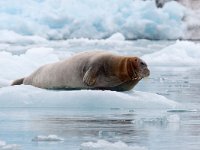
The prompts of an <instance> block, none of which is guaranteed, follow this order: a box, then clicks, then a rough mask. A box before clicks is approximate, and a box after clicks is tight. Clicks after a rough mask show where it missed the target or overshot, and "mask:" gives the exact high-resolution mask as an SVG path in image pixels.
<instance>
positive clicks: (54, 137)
mask: <svg viewBox="0 0 200 150" xmlns="http://www.w3.org/2000/svg"><path fill="white" fill-rule="evenodd" d="M32 141H47V142H56V141H64V139H63V138H60V137H58V136H57V135H48V136H44V135H38V136H36V137H34V138H33V139H32Z"/></svg>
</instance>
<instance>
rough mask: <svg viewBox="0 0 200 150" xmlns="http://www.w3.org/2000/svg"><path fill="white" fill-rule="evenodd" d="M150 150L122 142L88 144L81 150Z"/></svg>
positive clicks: (103, 141) (83, 145)
mask: <svg viewBox="0 0 200 150" xmlns="http://www.w3.org/2000/svg"><path fill="white" fill-rule="evenodd" d="M122 149H124V150H148V148H146V147H144V146H137V145H136V146H129V145H127V144H126V143H124V142H122V141H118V142H108V141H105V140H98V141H97V142H86V143H82V144H81V150H122Z"/></svg>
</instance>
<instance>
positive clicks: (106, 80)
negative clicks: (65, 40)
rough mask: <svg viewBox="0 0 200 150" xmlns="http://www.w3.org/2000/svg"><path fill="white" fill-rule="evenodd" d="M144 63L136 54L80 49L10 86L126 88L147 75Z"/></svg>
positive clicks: (131, 86) (128, 88) (130, 87)
mask: <svg viewBox="0 0 200 150" xmlns="http://www.w3.org/2000/svg"><path fill="white" fill-rule="evenodd" d="M149 74H150V71H149V69H148V68H147V64H146V63H145V62H144V61H143V60H141V59H140V58H138V57H128V56H120V55H116V54H112V53H109V52H104V51H95V52H82V53H79V54H76V55H74V56H72V57H71V58H69V59H67V60H64V61H59V62H56V63H52V64H47V65H44V66H42V67H40V68H39V69H37V70H36V71H35V72H33V73H32V74H31V75H29V76H28V77H25V78H21V79H18V80H15V81H14V82H13V83H12V85H20V84H25V85H32V86H35V87H39V88H44V89H102V90H114V91H128V90H130V89H132V88H133V87H134V86H135V85H136V84H137V83H138V82H139V81H140V80H141V79H142V78H144V77H147V76H149Z"/></svg>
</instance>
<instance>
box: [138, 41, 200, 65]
mask: <svg viewBox="0 0 200 150" xmlns="http://www.w3.org/2000/svg"><path fill="white" fill-rule="evenodd" d="M142 58H143V59H144V60H145V61H146V62H147V64H149V65H151V66H195V65H199V64H200V59H199V58H200V44H196V43H194V42H189V41H177V42H176V43H175V44H173V45H170V46H168V47H166V48H164V49H162V50H160V51H157V52H155V53H152V54H147V55H144V56H143V57H142Z"/></svg>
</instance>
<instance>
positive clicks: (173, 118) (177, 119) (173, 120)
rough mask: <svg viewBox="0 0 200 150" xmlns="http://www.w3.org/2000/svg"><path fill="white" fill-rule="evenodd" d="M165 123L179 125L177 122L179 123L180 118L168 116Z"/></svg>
mask: <svg viewBox="0 0 200 150" xmlns="http://www.w3.org/2000/svg"><path fill="white" fill-rule="evenodd" d="M167 121H168V122H169V123H179V122H180V117H179V115H176V114H174V115H169V116H168V117H167Z"/></svg>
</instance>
